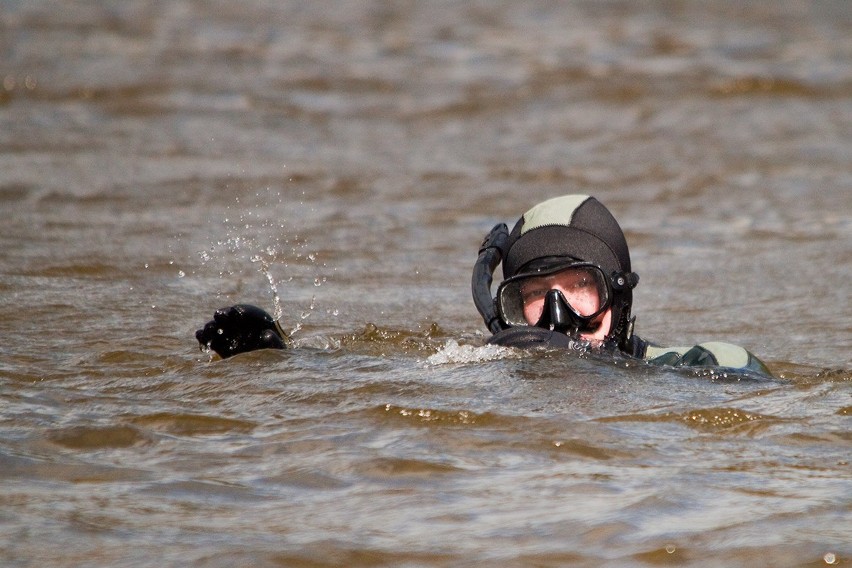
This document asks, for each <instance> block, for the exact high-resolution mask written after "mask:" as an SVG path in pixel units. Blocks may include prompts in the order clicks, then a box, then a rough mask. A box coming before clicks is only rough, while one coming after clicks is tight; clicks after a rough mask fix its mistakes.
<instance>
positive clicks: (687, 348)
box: [642, 341, 772, 377]
mask: <svg viewBox="0 0 852 568" xmlns="http://www.w3.org/2000/svg"><path fill="white" fill-rule="evenodd" d="M642 358H643V359H645V360H646V361H648V362H649V363H651V364H654V365H669V366H673V367H724V368H727V369H734V370H740V371H751V372H755V373H760V374H762V375H767V376H769V377H771V376H772V373H771V372H770V371H769V369H768V368H767V366H766V364H765V363H764V362H763V361H761V360H760V359H759V358H758V357H757V356H756V355H755V354H754V353H752V352H751V351H749V350H748V349H745V348H744V347H741V346H739V345H734V344H733V343H727V342H724V341H707V342H704V343H699V344H696V345H683V346H674V347H662V346H659V345H654V344H652V343H646V346H645V352H644V354H643V356H642Z"/></svg>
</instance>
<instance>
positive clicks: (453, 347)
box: [426, 339, 517, 365]
mask: <svg viewBox="0 0 852 568" xmlns="http://www.w3.org/2000/svg"><path fill="white" fill-rule="evenodd" d="M516 356H517V351H516V350H514V349H511V348H508V347H501V346H500V345H482V346H473V345H459V343H458V342H457V341H456V340H454V339H450V340H448V341H447V342H446V343H445V344H444V346H443V347H442V348H441V349H439V350H438V352H437V353H435V354H433V355H430V356H429V358H428V359H426V362H427V363H428V364H429V365H446V364H448V363H482V362H484V361H494V360H497V359H508V358H512V357H516Z"/></svg>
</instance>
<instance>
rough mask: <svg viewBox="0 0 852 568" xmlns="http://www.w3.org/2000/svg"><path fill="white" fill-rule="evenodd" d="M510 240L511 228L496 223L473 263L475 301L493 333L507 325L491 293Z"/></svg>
mask: <svg viewBox="0 0 852 568" xmlns="http://www.w3.org/2000/svg"><path fill="white" fill-rule="evenodd" d="M508 240H509V228H508V227H507V226H506V224H505V223H500V224H498V225H494V228H493V229H491V232H490V233H488V236H487V237H485V240H484V241H482V245H480V247H479V258H477V259H476V263H475V264H474V265H473V276H472V277H471V282H470V287H471V292H472V293H473V303H474V304H476V309H477V310H478V311H479V314H480V315H481V316H482V319H483V320H484V321H485V325H486V326H487V327H488V329H489V330H490V331H491V333H497V332H498V331H501V330H503V329H506V327H508V326H506V325H505V324H504V323H503V321H502V320H501V319H500V316H499V315H498V314H497V307H496V306H495V305H494V297H493V296H492V295H491V282H492V281H493V279H494V271H495V270H496V269H497V266H498V265H499V264H500V262H501V261H502V260H503V257H504V256H505V254H506V242H507V241H508Z"/></svg>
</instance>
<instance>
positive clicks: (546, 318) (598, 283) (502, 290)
mask: <svg viewBox="0 0 852 568" xmlns="http://www.w3.org/2000/svg"><path fill="white" fill-rule="evenodd" d="M611 304H612V293H611V285H610V283H609V281H608V279H607V278H606V276H605V275H604V273H603V270H601V269H600V268H599V267H598V266H595V265H593V264H587V263H573V264H569V265H568V266H566V265H565V264H564V263H563V264H562V265H561V266H559V265H557V266H555V267H552V268H549V269H547V268H545V269H541V270H537V271H534V272H524V273H522V274H519V275H517V276H513V277H512V278H509V279H508V280H506V281H504V282H503V283H502V284H500V287H499V288H498V289H497V311H498V313H499V315H500V317H501V319H502V320H503V321H505V322H506V323H507V324H509V325H510V326H530V325H532V326H538V327H546V328H550V329H554V330H557V331H562V332H566V333H571V332H573V333H581V332H588V331H594V330H595V329H597V327H598V326H599V322H596V321H595V320H596V319H598V317H599V316H600V315H601V314H602V313H603V312H605V311H606V309H607V308H608V307H609V306H610V305H611Z"/></svg>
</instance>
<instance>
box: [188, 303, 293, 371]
mask: <svg viewBox="0 0 852 568" xmlns="http://www.w3.org/2000/svg"><path fill="white" fill-rule="evenodd" d="M195 338H196V339H197V340H198V343H200V344H201V347H202V349H203V348H204V347H209V348H210V349H212V350H213V351H215V352H216V353H218V354H219V356H220V357H222V359H227V358H228V357H231V356H233V355H236V354H237V353H245V352H246V351H254V350H256V349H284V348H285V347H286V346H287V344H286V340H287V335H286V334H285V333H284V332H283V331H282V330H281V328H279V327H278V324H277V323H276V322H275V320H274V319H272V316H271V315H269V314H268V313H266V312H265V311H264V310H262V309H260V308H258V307H257V306H252V305H249V304H237V305H235V306H230V307H227V308H220V309H218V310H216V313H214V314H213V319H212V320H211V321H209V322H207V323H206V324H205V325H204V327H203V328H202V329H199V330H198V331H196V332H195Z"/></svg>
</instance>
